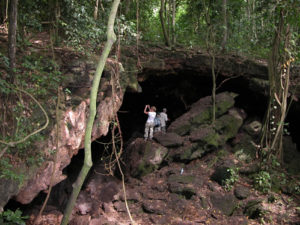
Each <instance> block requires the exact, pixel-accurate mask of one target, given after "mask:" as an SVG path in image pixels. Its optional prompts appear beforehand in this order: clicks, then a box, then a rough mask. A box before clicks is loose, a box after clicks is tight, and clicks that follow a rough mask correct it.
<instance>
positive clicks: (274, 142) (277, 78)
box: [261, 10, 290, 164]
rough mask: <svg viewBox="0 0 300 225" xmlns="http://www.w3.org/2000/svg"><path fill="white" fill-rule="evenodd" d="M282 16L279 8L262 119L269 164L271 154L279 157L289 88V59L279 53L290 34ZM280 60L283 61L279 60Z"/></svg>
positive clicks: (283, 13) (262, 139)
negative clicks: (266, 102)
mask: <svg viewBox="0 0 300 225" xmlns="http://www.w3.org/2000/svg"><path fill="white" fill-rule="evenodd" d="M284 18H285V12H284V10H281V11H280V19H279V24H278V26H277V30H276V32H275V37H274V41H273V45H272V51H271V54H270V58H269V62H268V73H269V95H270V96H269V104H268V110H267V115H266V118H265V121H264V127H263V134H262V138H261V146H262V147H263V149H264V150H265V151H266V156H267V160H268V163H269V164H270V163H271V156H272V155H274V156H277V157H278V159H280V157H281V154H282V136H283V128H284V120H285V117H286V110H287V97H288V89H289V63H287V62H288V60H289V59H287V56H284V55H280V52H281V51H282V50H281V49H282V48H284V49H288V45H289V35H290V34H289V27H287V31H286V32H284ZM283 37H286V40H285V44H284V46H282V41H283ZM282 52H283V51H282ZM284 54H286V53H284ZM281 60H283V61H282V62H281ZM280 64H282V65H284V67H283V68H282V69H281V71H280V70H279V66H280ZM286 65H288V66H286Z"/></svg>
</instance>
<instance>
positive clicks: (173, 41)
mask: <svg viewBox="0 0 300 225" xmlns="http://www.w3.org/2000/svg"><path fill="white" fill-rule="evenodd" d="M175 25H176V0H173V1H172V45H173V46H175V44H176V34H175V31H176V29H175Z"/></svg>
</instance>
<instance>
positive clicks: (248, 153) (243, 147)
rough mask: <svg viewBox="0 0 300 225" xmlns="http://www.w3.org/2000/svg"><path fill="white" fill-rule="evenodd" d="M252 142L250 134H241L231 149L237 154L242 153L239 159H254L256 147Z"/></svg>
mask: <svg viewBox="0 0 300 225" xmlns="http://www.w3.org/2000/svg"><path fill="white" fill-rule="evenodd" d="M253 143H254V140H253V138H252V137H251V136H250V135H248V134H242V135H241V136H240V137H239V140H238V143H237V144H236V145H235V146H234V147H233V151H234V152H235V153H237V155H241V154H243V155H244V156H242V158H241V160H243V158H244V159H245V161H249V160H250V161H251V159H254V158H255V155H256V147H255V146H254V144H253ZM249 157H250V159H249Z"/></svg>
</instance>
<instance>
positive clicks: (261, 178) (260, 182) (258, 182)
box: [254, 171, 272, 193]
mask: <svg viewBox="0 0 300 225" xmlns="http://www.w3.org/2000/svg"><path fill="white" fill-rule="evenodd" d="M271 186H272V185H271V176H270V174H269V173H268V172H267V171H260V172H259V173H258V174H257V175H256V176H255V177H254V187H255V188H256V189H257V190H259V191H261V192H263V193H268V192H269V191H270V189H271Z"/></svg>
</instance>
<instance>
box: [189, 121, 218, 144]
mask: <svg viewBox="0 0 300 225" xmlns="http://www.w3.org/2000/svg"><path fill="white" fill-rule="evenodd" d="M218 140H219V135H218V134H217V133H216V132H215V130H214V129H213V128H212V127H211V126H208V125H203V126H200V127H199V128H198V129H196V130H193V131H192V132H191V135H190V141H192V142H198V143H200V145H201V146H204V147H205V148H206V147H207V148H209V149H217V147H218V146H219V143H218Z"/></svg>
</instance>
